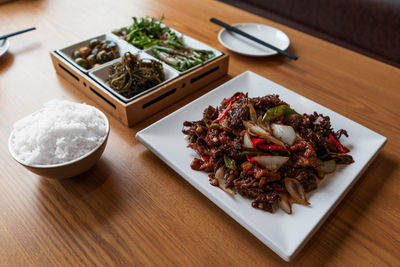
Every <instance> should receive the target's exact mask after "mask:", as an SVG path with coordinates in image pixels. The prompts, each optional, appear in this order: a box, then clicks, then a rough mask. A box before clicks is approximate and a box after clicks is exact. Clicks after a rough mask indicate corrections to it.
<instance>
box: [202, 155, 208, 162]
mask: <svg viewBox="0 0 400 267" xmlns="http://www.w3.org/2000/svg"><path fill="white" fill-rule="evenodd" d="M201 158H202V159H203V160H204V161H205V162H209V161H210V157H209V156H206V155H201Z"/></svg>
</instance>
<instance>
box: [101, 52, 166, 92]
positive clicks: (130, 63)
mask: <svg viewBox="0 0 400 267" xmlns="http://www.w3.org/2000/svg"><path fill="white" fill-rule="evenodd" d="M164 80H165V75H164V69H163V66H162V64H161V63H160V62H157V61H155V60H152V59H138V58H137V57H136V56H135V55H132V54H131V53H129V52H127V53H125V55H124V56H123V57H122V59H121V62H119V63H116V64H114V65H112V66H111V69H110V73H109V76H108V79H107V81H108V83H109V85H110V87H111V88H112V89H113V90H115V91H116V92H118V93H119V94H121V95H123V96H124V97H126V98H131V97H132V96H134V95H136V94H138V93H140V92H143V91H144V90H147V89H149V88H151V87H154V86H156V85H157V84H160V83H161V82H163V81H164Z"/></svg>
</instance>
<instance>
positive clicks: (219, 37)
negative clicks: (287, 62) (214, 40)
mask: <svg viewBox="0 0 400 267" xmlns="http://www.w3.org/2000/svg"><path fill="white" fill-rule="evenodd" d="M242 25H256V26H262V27H266V28H270V29H273V30H276V31H277V32H280V33H282V34H283V35H284V36H286V38H287V45H286V47H282V48H280V49H282V50H284V51H285V50H286V49H288V48H289V46H290V38H289V36H288V35H287V34H286V33H285V32H283V31H282V30H280V29H278V28H276V27H273V26H270V25H267V24H261V23H253V22H241V23H235V24H232V25H231V26H232V27H236V26H242ZM224 32H229V31H228V30H227V29H225V28H222V29H221V30H219V32H218V41H219V42H220V43H221V44H222V45H223V46H224V47H225V48H227V49H229V50H230V51H233V52H235V53H238V54H241V55H245V56H251V57H268V56H274V55H277V54H278V52H277V51H271V52H269V53H263V54H253V53H246V52H243V51H240V50H237V49H235V48H233V47H232V46H230V45H228V44H227V43H226V42H224V41H223V40H222V37H221V36H222V34H223V33H224Z"/></svg>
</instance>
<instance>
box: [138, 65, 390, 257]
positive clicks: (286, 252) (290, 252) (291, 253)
mask: <svg viewBox="0 0 400 267" xmlns="http://www.w3.org/2000/svg"><path fill="white" fill-rule="evenodd" d="M246 75H256V76H258V77H259V78H262V79H265V80H268V81H269V82H272V83H274V84H277V83H275V82H273V81H271V80H269V79H267V78H265V77H263V76H261V75H258V74H256V73H254V72H252V71H245V72H243V73H242V74H240V75H238V76H236V77H234V78H232V79H231V80H229V81H227V82H225V83H224V84H222V85H220V86H218V87H216V88H215V89H213V90H211V91H210V92H208V93H206V94H204V95H203V96H201V97H199V98H197V99H194V100H193V101H191V102H190V103H188V104H186V105H185V106H183V107H181V108H180V109H178V110H176V111H175V112H173V113H171V114H169V115H167V116H166V117H164V118H161V119H160V120H158V121H156V122H154V123H153V124H151V125H149V126H147V127H146V128H144V129H142V130H141V131H139V132H137V133H136V138H137V139H138V140H139V141H140V142H141V143H142V144H143V145H144V146H145V147H147V148H148V149H149V150H151V151H152V152H153V153H154V154H155V155H157V156H158V157H159V158H160V159H162V160H163V161H164V162H165V163H166V164H167V165H168V166H169V167H171V168H172V169H173V170H174V171H175V172H177V173H178V174H179V175H180V176H181V177H182V178H183V179H185V180H186V181H187V182H188V183H189V184H191V185H192V186H194V187H195V189H196V190H198V191H199V192H200V193H202V194H203V195H204V196H205V197H207V198H208V199H209V200H210V201H212V202H213V203H214V204H215V205H217V206H218V207H219V208H221V209H222V210H223V211H224V212H225V213H226V214H228V215H229V216H230V217H231V218H232V219H234V220H235V221H236V222H237V223H239V224H240V225H241V226H242V227H244V228H245V229H246V230H247V231H249V232H250V233H251V234H253V235H254V236H255V237H256V238H257V239H259V240H260V241H261V242H262V243H264V245H266V246H267V247H268V248H269V249H271V250H272V251H273V252H275V253H276V254H278V255H279V256H280V257H281V258H282V259H284V260H285V261H288V262H289V261H290V260H291V259H293V258H294V257H295V256H296V255H297V254H298V253H299V252H300V251H301V249H302V248H303V247H304V246H305V245H306V244H307V242H308V241H309V239H311V238H312V236H313V235H314V234H315V232H317V231H318V229H319V228H320V227H321V226H322V225H323V224H324V222H325V221H326V219H327V218H328V217H329V216H330V215H331V214H332V211H333V210H334V209H336V207H337V206H338V205H339V204H340V203H341V201H342V200H343V198H344V197H345V196H346V195H347V193H348V192H349V191H350V190H351V188H352V187H353V186H354V185H355V184H356V183H357V181H358V180H359V178H360V177H361V176H362V174H363V173H364V172H365V170H366V169H368V167H369V166H370V164H371V163H372V162H373V161H374V159H375V158H376V156H377V155H378V153H379V151H380V150H381V149H382V147H383V146H384V145H385V143H386V141H387V138H386V137H385V136H382V135H381V134H379V133H376V132H375V131H372V130H371V129H369V128H367V127H365V126H363V125H361V124H359V123H357V122H355V121H353V120H351V119H349V118H346V117H344V116H343V115H341V114H340V113H337V112H335V111H333V110H331V109H329V108H327V107H325V106H322V105H321V104H318V103H317V102H314V101H312V100H311V99H308V98H306V99H308V100H309V101H311V102H312V103H314V104H317V105H319V106H321V107H324V108H325V109H327V110H329V111H331V112H333V113H334V114H335V115H338V116H339V117H343V118H346V119H347V120H349V121H351V122H352V123H354V124H356V125H357V127H362V128H365V129H366V130H368V131H369V132H371V134H374V135H375V137H376V138H379V142H378V143H379V146H377V147H376V148H374V150H373V153H372V154H371V157H370V158H369V159H368V161H367V162H366V164H364V165H361V169H360V170H359V171H358V172H357V174H356V175H354V178H353V180H352V181H351V182H350V184H348V185H347V187H345V188H344V190H343V191H340V192H338V197H337V199H336V201H335V202H334V203H332V204H331V205H330V206H328V207H327V209H326V211H325V212H324V213H323V214H322V216H320V217H319V218H318V221H317V222H316V223H315V225H314V226H313V227H312V228H311V229H310V230H309V231H308V232H306V233H305V235H304V237H303V238H302V239H301V240H298V242H296V245H295V246H294V247H293V248H292V249H285V248H282V246H281V245H279V244H276V243H275V242H274V240H272V239H270V238H269V237H268V236H265V235H264V234H263V233H262V232H260V231H258V229H256V228H255V227H253V226H252V225H250V224H249V223H247V222H246V220H245V219H242V218H241V217H240V214H238V213H237V212H236V210H235V209H233V207H229V206H227V205H225V203H224V202H223V201H222V200H219V199H218V197H217V196H216V195H213V193H212V192H211V191H210V190H207V189H202V187H201V186H200V184H199V182H197V181H195V180H193V179H190V178H189V179H188V178H186V177H187V175H186V174H185V172H184V170H183V169H181V168H180V167H179V166H177V165H176V164H175V163H174V162H172V161H171V160H170V159H168V158H166V157H164V156H163V155H162V153H161V152H159V151H158V150H157V148H156V147H154V146H153V145H152V143H151V142H148V140H147V138H146V131H148V130H149V129H151V128H152V127H153V126H155V125H156V124H158V123H160V122H162V121H164V120H168V119H169V118H170V117H172V116H175V115H176V114H177V113H180V112H182V110H184V109H186V108H188V107H189V106H190V105H191V104H192V103H193V102H195V101H198V100H200V99H201V98H207V96H208V95H212V94H213V92H214V90H216V89H218V88H220V87H223V86H226V85H227V84H228V83H230V82H233V81H234V80H236V79H240V78H244V77H245V76H246ZM277 85H279V84H277ZM279 86H281V87H282V88H284V89H286V90H288V91H290V92H292V93H294V94H295V95H296V96H300V97H303V96H302V95H300V94H298V93H296V92H294V91H292V90H290V89H288V88H286V87H284V86H282V85H279ZM303 98H305V97H303Z"/></svg>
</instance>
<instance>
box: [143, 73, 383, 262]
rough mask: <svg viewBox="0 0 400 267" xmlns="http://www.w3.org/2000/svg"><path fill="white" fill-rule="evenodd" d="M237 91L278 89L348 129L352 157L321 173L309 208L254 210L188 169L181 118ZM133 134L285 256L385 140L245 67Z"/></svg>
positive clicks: (190, 154)
mask: <svg viewBox="0 0 400 267" xmlns="http://www.w3.org/2000/svg"><path fill="white" fill-rule="evenodd" d="M240 90H242V91H243V92H248V93H249V96H250V97H256V96H264V95H266V94H279V96H280V98H281V99H282V100H283V101H285V102H287V103H289V104H290V105H291V107H292V108H294V109H295V110H296V111H297V112H299V113H301V114H302V113H312V112H314V111H317V112H318V113H322V114H324V115H328V116H330V118H331V124H332V127H333V128H334V129H335V130H338V129H341V128H343V129H346V130H347V132H348V133H349V135H350V136H349V138H347V139H346V138H342V139H341V142H342V143H343V145H345V146H346V147H348V148H349V149H350V150H351V152H350V154H351V155H352V156H353V158H354V160H355V162H354V163H353V164H351V165H348V166H343V165H342V166H339V167H338V168H337V170H336V172H334V173H333V174H330V175H327V176H326V177H325V178H324V180H323V181H322V182H321V183H320V184H319V186H318V188H317V189H316V190H314V191H312V192H311V194H310V195H309V202H310V203H311V205H310V206H309V207H306V206H301V205H293V214H291V215H288V214H286V213H284V212H283V211H281V210H278V211H277V212H276V213H274V214H271V213H268V212H265V211H262V210H259V209H254V208H252V207H251V200H249V199H246V198H244V197H242V196H240V195H238V194H237V195H236V196H234V197H232V196H230V195H229V194H227V193H225V192H224V191H222V190H221V189H219V188H217V187H214V186H211V185H210V184H209V181H208V176H207V174H206V173H204V172H199V171H194V170H192V169H191V168H190V163H191V161H192V160H193V158H194V157H198V156H197V154H196V153H195V152H194V151H193V150H191V149H189V148H187V147H186V146H187V141H186V140H185V138H184V137H185V136H184V134H183V133H182V132H181V129H182V124H183V122H184V121H186V120H189V121H194V120H199V119H201V118H202V114H203V110H204V109H205V108H206V107H207V106H208V105H211V106H214V107H215V106H217V105H219V103H220V102H221V100H222V99H223V98H224V97H230V96H232V95H233V94H234V93H235V92H237V91H240ZM136 137H137V138H138V140H139V141H140V142H142V143H143V144H144V145H145V146H146V147H147V148H149V149H150V150H151V151H152V152H153V153H155V154H156V155H157V156H158V157H160V158H161V159H162V160H163V161H164V162H165V163H167V164H168V165H169V166H170V167H171V168H172V169H174V170H175V171H176V172H177V173H178V174H180V175H181V176H182V177H183V178H185V179H186V180H187V181H188V182H189V183H190V184H192V185H193V186H194V187H195V188H196V189H198V190H199V191H200V192H201V193H203V194H204V195H205V196H207V197H208V198H209V199H210V200H211V201H212V202H214V203H215V204H216V205H217V206H218V207H220V208H221V209H222V210H224V211H225V212H226V213H227V214H229V215H230V216H231V217H232V218H233V219H235V220H236V221H237V222H238V223H240V224H241V225H242V226H243V227H245V228H246V229H247V230H248V231H249V232H251V233H252V234H253V235H255V236H256V237H257V238H258V239H259V240H261V241H262V242H263V243H264V244H265V245H267V246H268V247H269V248H270V249H272V250H273V251H274V252H275V253H277V254H278V255H279V256H281V257H282V258H283V259H284V260H286V261H289V260H290V259H292V258H293V257H294V255H295V254H296V253H297V252H298V251H299V250H300V249H301V247H302V246H303V245H304V244H305V243H306V241H307V240H308V239H309V238H310V237H311V236H312V234H313V233H314V232H315V231H316V230H317V229H318V227H319V226H321V224H322V223H323V222H324V220H325V219H326V218H327V217H328V215H329V214H330V213H331V212H332V210H333V209H334V208H335V207H336V206H337V205H338V204H339V202H340V201H341V199H342V198H343V197H344V196H345V195H346V193H347V192H348V190H350V188H351V187H352V186H353V185H354V184H355V182H356V181H357V179H358V178H359V177H360V176H361V174H362V173H363V171H365V170H366V168H367V166H368V165H369V164H370V163H371V162H372V160H373V159H374V157H375V156H376V154H377V152H378V151H379V150H380V149H381V148H382V146H383V145H384V144H385V142H386V137H384V136H381V135H379V134H377V133H375V132H373V131H371V130H369V129H368V128H366V127H364V126H362V125H360V124H358V123H356V122H354V121H351V120H350V119H347V118H345V117H343V116H342V115H340V114H338V113H336V112H334V111H332V110H329V109H327V108H325V107H323V106H321V105H319V104H317V103H315V102H313V101H311V100H309V99H307V98H305V97H303V96H301V95H299V94H297V93H295V92H293V91H290V90H289V89H286V88H284V87H282V86H280V85H279V84H276V83H274V82H272V81H270V80H268V79H266V78H264V77H261V76H259V75H257V74H255V73H253V72H250V71H247V72H244V73H242V74H241V75H239V76H237V77H235V78H233V79H232V80H230V81H228V82H226V83H225V84H223V85H221V86H219V87H217V88H215V89H214V90H212V91H210V92H209V93H207V94H205V95H203V96H202V97H200V98H198V99H196V100H195V101H193V102H191V103H189V104H188V105H186V106H184V107H182V108H181V109H179V110H177V111H175V112H174V113H172V114H170V115H168V116H166V117H165V118H163V119H161V120H159V121H158V122H156V123H154V124H152V125H150V126H149V127H147V128H145V129H143V130H142V131H140V132H138V133H137V134H136Z"/></svg>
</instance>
